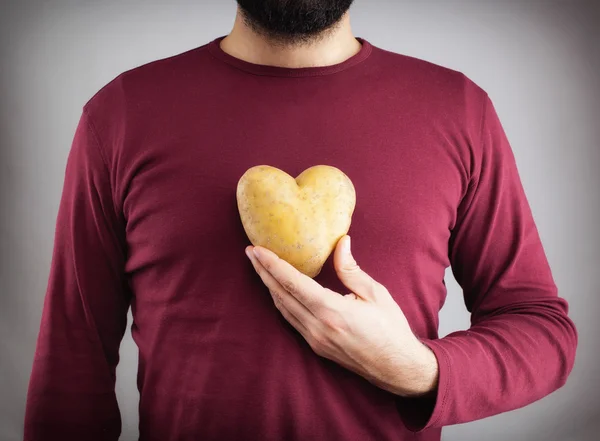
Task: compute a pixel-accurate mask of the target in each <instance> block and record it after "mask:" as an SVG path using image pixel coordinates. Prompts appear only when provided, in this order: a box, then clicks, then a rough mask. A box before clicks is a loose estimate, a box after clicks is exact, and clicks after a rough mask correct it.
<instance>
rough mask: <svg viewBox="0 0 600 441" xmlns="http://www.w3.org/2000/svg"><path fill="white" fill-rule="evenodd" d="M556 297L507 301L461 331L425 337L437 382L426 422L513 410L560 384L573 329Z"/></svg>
mask: <svg viewBox="0 0 600 441" xmlns="http://www.w3.org/2000/svg"><path fill="white" fill-rule="evenodd" d="M563 306H564V303H563V302H562V301H561V300H559V299H554V300H553V299H547V300H546V301H545V302H540V303H537V304H536V303H534V302H528V303H527V304H520V305H513V306H512V307H511V308H509V309H506V310H505V311H503V312H502V313H499V314H497V315H494V316H491V317H489V318H486V319H482V320H480V321H478V322H477V323H476V324H474V325H473V326H472V327H471V328H470V329H469V330H467V331H460V332H455V333H453V334H450V335H448V336H447V337H445V338H442V339H438V340H429V341H425V342H426V344H427V345H428V346H430V347H431V349H432V350H433V352H434V353H435V355H436V357H437V359H438V362H439V366H440V371H439V385H438V389H439V390H438V393H437V397H436V404H435V409H433V411H432V416H431V418H430V420H429V422H428V423H427V425H428V426H429V427H431V426H437V427H439V426H443V425H449V424H458V423H464V422H468V421H473V420H477V419H481V418H485V417H488V416H491V415H496V414H499V413H501V412H506V411H509V410H514V409H517V408H520V407H522V406H525V405H527V404H529V403H532V402H534V401H536V400H538V399H540V398H542V397H544V396H546V395H547V394H549V393H550V392H552V391H554V390H556V389H558V388H559V387H561V386H562V385H563V384H564V383H565V382H566V379H567V377H568V375H569V373H570V371H571V369H572V367H573V362H574V357H575V348H576V344H577V333H576V331H575V327H574V325H573V324H572V322H571V321H570V320H569V319H568V318H567V316H566V311H565V310H564V309H563Z"/></svg>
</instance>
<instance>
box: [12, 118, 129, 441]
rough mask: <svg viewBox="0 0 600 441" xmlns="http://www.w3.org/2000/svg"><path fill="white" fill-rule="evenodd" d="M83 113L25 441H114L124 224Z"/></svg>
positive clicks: (123, 315)
mask: <svg viewBox="0 0 600 441" xmlns="http://www.w3.org/2000/svg"><path fill="white" fill-rule="evenodd" d="M92 124H93V123H92V122H91V120H90V116H89V114H88V112H87V110H86V108H84V109H83V112H82V115H81V118H80V120H79V124H78V126H77V130H76V132H75V136H74V139H73V143H72V146H71V150H70V152H69V156H68V160H67V166H66V171H65V180H64V187H63V191H62V197H61V201H60V205H59V209H58V216H57V220H56V229H55V238H54V249H53V254H52V263H51V268H50V276H49V280H48V285H47V291H46V296H45V301H44V307H43V313H42V320H41V326H40V332H39V336H38V341H37V348H36V352H35V357H34V362H33V370H32V373H31V379H30V383H29V391H28V396H27V407H26V415H25V427H24V440H25V441H41V440H55V439H56V440H58V439H60V440H61V441H71V440H73V441H75V440H77V441H79V440H83V439H85V440H88V441H95V440H103V441H104V440H110V441H116V440H117V439H118V437H119V434H120V431H121V419H120V414H119V409H118V405H117V400H116V395H115V368H116V365H117V363H118V360H119V345H120V342H121V339H122V337H123V333H124V331H125V326H126V323H127V310H128V307H129V300H130V297H129V294H128V289H127V284H126V280H125V279H124V275H123V268H124V255H125V251H124V250H125V241H124V226H123V221H122V219H121V218H120V217H119V215H118V213H117V211H116V210H115V207H114V204H113V199H112V192H111V186H110V181H109V174H108V168H107V167H106V164H105V161H104V160H103V156H102V150H101V147H102V146H101V145H99V142H98V139H97V137H96V134H95V132H94V130H93V125H92Z"/></svg>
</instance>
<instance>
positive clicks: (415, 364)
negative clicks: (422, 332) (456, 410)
mask: <svg viewBox="0 0 600 441" xmlns="http://www.w3.org/2000/svg"><path fill="white" fill-rule="evenodd" d="M393 372H394V374H393V379H392V380H391V381H390V382H388V384H387V385H385V387H384V389H386V390H388V391H389V392H392V393H394V394H396V395H399V396H401V397H406V398H417V397H422V396H426V395H429V394H431V393H433V392H434V391H435V390H436V388H437V384H438V376H439V368H438V362H437V358H436V356H435V354H434V353H433V351H432V350H431V349H429V347H427V346H426V345H424V344H423V343H421V341H419V340H418V339H416V338H415V344H414V345H413V349H412V350H410V351H408V352H405V355H404V356H402V357H397V358H396V362H395V366H394V368H393Z"/></svg>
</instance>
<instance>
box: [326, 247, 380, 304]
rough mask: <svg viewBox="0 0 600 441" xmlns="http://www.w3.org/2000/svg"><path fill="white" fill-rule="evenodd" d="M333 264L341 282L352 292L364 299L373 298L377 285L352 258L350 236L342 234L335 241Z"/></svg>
mask: <svg viewBox="0 0 600 441" xmlns="http://www.w3.org/2000/svg"><path fill="white" fill-rule="evenodd" d="M333 266H334V267H335V271H336V273H337V275H338V278H339V279H340V280H341V282H342V283H343V284H344V285H345V286H346V287H347V288H348V289H350V290H351V291H352V292H353V293H354V294H356V295H357V296H359V297H362V298H364V299H366V300H373V299H374V297H375V295H376V292H375V290H376V289H377V286H378V285H379V284H378V283H377V282H375V280H373V278H372V277H371V276H369V275H368V274H367V273H365V272H364V271H363V270H362V269H361V268H360V267H359V266H358V264H357V263H356V260H354V256H353V255H352V250H351V248H350V236H347V235H346V236H343V237H342V238H341V239H340V240H339V241H338V243H337V246H336V248H335V253H334V255H333Z"/></svg>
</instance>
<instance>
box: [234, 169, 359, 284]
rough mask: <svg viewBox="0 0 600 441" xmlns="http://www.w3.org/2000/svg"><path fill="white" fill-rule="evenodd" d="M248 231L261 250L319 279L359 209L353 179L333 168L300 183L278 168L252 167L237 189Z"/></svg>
mask: <svg viewBox="0 0 600 441" xmlns="http://www.w3.org/2000/svg"><path fill="white" fill-rule="evenodd" d="M236 196H237V205H238V209H239V212H240V217H241V220H242V225H243V226H244V230H245V231H246V234H247V235H248V238H249V239H250V242H252V244H253V245H255V246H262V247H265V248H268V249H270V250H271V251H273V252H274V253H275V254H277V255H278V256H279V257H280V258H282V259H284V260H285V261H287V262H289V263H290V264H292V265H293V266H294V267H295V268H296V269H298V270H299V271H301V272H302V273H304V274H306V275H307V276H309V277H315V276H317V275H318V274H319V272H320V271H321V268H322V267H323V264H324V263H325V261H326V260H327V258H328V257H329V255H330V254H331V252H332V251H333V250H334V249H335V246H336V244H337V242H338V240H339V239H340V238H341V237H342V236H344V235H345V234H346V233H347V232H348V230H349V228H350V222H351V219H352V213H353V212H354V207H355V205H356V192H355V190H354V185H352V181H350V178H348V176H346V175H345V174H344V173H343V172H342V171H341V170H339V169H337V168H335V167H331V166H328V165H316V166H314V167H310V168H308V169H306V170H304V171H303V172H302V173H301V174H300V175H299V176H298V177H297V178H296V179H294V178H293V177H291V176H290V175H288V174H287V173H285V172H283V171H281V170H279V169H278V168H275V167H270V166H268V165H259V166H256V167H252V168H250V169H249V170H248V171H246V172H245V173H244V175H243V176H242V177H241V178H240V180H239V182H238V186H237V192H236Z"/></svg>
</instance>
